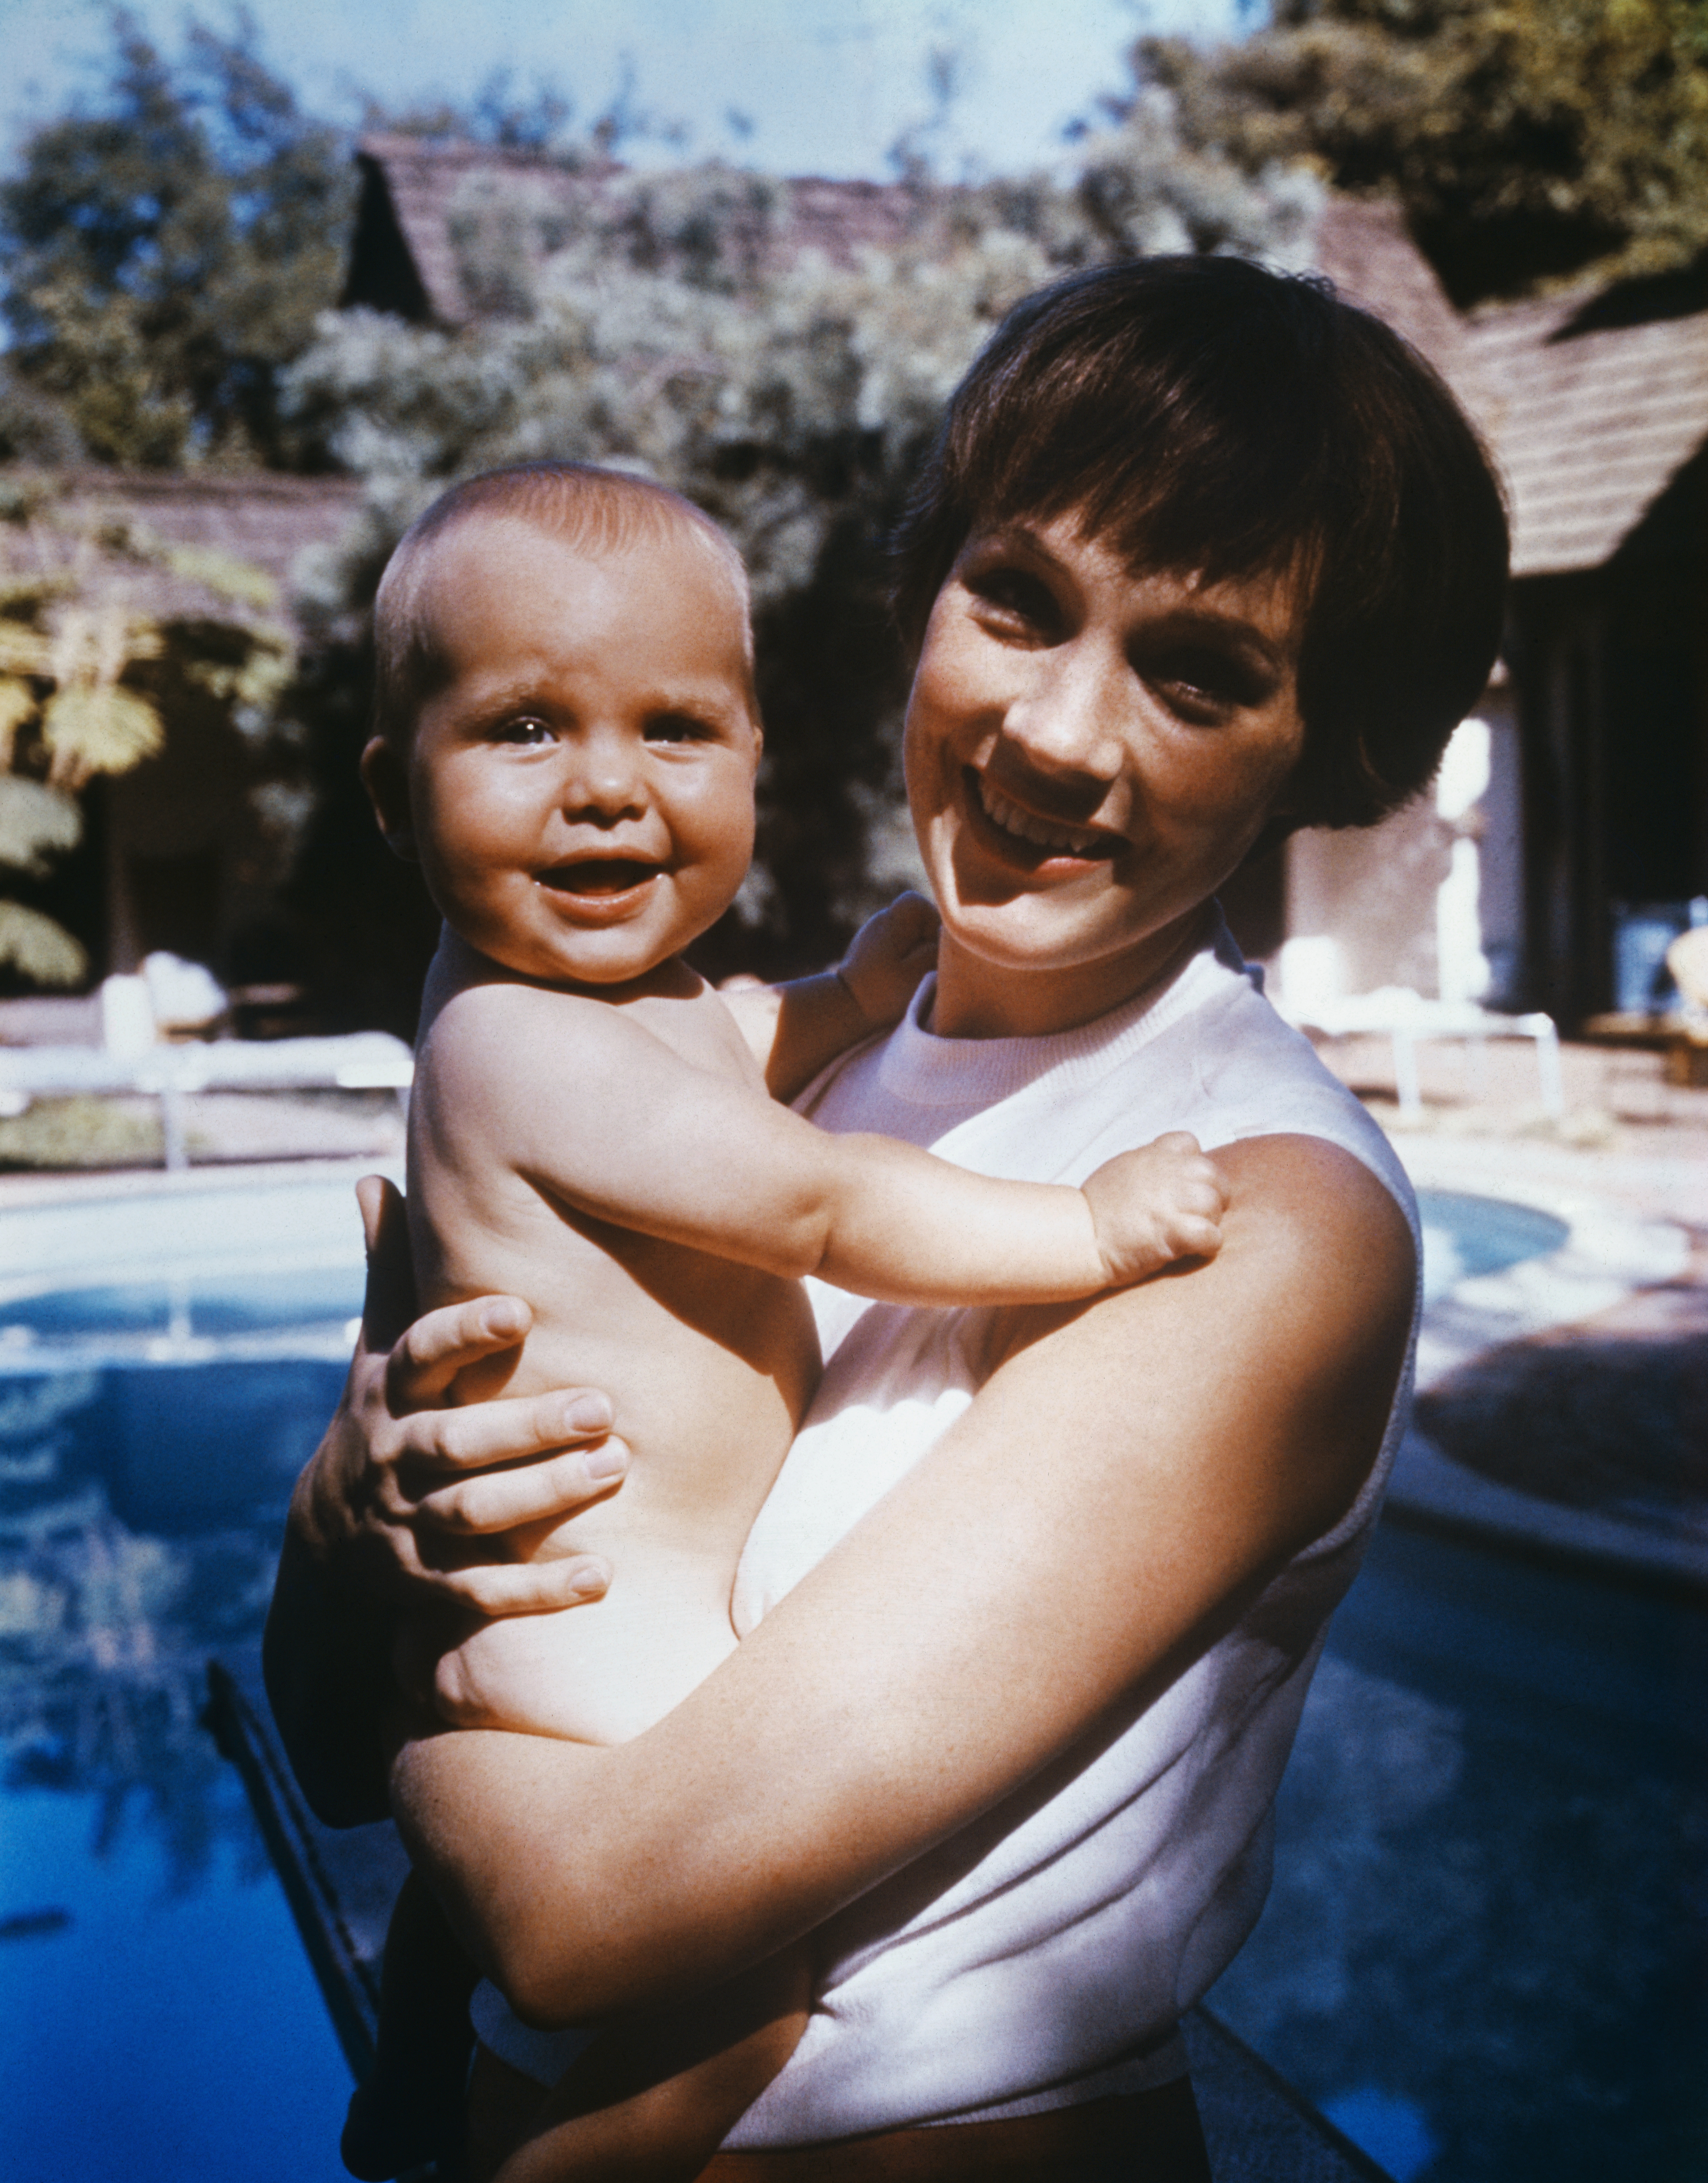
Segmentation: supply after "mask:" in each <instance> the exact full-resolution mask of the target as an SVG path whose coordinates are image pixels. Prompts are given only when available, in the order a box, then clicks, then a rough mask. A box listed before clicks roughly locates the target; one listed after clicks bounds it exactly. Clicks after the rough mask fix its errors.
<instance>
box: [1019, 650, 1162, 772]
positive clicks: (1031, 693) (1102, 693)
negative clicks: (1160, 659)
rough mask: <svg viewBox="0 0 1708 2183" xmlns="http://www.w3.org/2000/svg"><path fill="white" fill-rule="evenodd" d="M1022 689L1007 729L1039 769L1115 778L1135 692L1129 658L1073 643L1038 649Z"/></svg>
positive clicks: (1031, 660)
mask: <svg viewBox="0 0 1708 2183" xmlns="http://www.w3.org/2000/svg"><path fill="white" fill-rule="evenodd" d="M1027 664H1028V666H1029V668H1030V670H1031V671H1030V673H1029V674H1028V675H1027V677H1026V686H1025V687H1024V689H1023V690H1021V692H1018V693H1017V694H1016V696H1015V698H1014V699H1013V700H1012V701H1011V702H1010V704H1009V706H1008V708H1007V710H1006V712H1005V714H1004V719H1003V729H1004V734H1005V735H1006V736H1008V738H1009V740H1010V742H1013V743H1014V744H1015V745H1016V746H1017V747H1018V748H1019V749H1020V750H1021V753H1023V754H1024V756H1025V757H1026V759H1027V760H1028V762H1029V763H1030V764H1032V765H1034V766H1036V767H1037V768H1038V770H1039V771H1040V772H1043V773H1049V774H1059V775H1070V774H1071V775H1080V776H1081V777H1082V778H1089V779H1092V780H1099V781H1104V782H1107V781H1111V780H1115V777H1116V775H1118V774H1119V772H1120V770H1121V762H1122V753H1123V749H1124V737H1123V735H1122V725H1123V720H1124V714H1125V710H1126V707H1127V701H1128V700H1129V699H1130V697H1131V691H1130V689H1129V688H1128V684H1129V683H1130V680H1131V676H1130V675H1129V674H1128V671H1127V664H1126V662H1125V660H1118V661H1117V660H1111V659H1109V658H1105V657H1104V653H1103V651H1102V648H1101V647H1098V646H1096V645H1094V644H1089V643H1076V642H1070V643H1067V644H1061V645H1056V646H1054V647H1051V648H1050V649H1049V650H1048V651H1043V652H1038V653H1033V654H1032V657H1031V658H1030V660H1029V661H1028V663H1027Z"/></svg>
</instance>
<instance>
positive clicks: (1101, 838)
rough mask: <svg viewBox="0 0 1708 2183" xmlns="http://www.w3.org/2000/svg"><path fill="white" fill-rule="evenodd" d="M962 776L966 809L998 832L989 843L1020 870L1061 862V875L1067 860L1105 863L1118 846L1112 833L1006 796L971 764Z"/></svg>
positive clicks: (1067, 862) (1073, 862) (1070, 861)
mask: <svg viewBox="0 0 1708 2183" xmlns="http://www.w3.org/2000/svg"><path fill="white" fill-rule="evenodd" d="M965 783H966V787H967V801H968V808H970V809H971V811H972V813H973V814H975V816H976V818H982V819H983V820H984V821H985V822H986V825H987V827H988V830H989V832H990V833H991V834H993V835H994V836H999V837H1000V838H999V840H998V841H997V842H994V843H993V845H992V846H993V847H995V848H996V850H997V853H999V854H1000V855H1007V856H1010V857H1012V858H1014V859H1015V863H1016V864H1019V865H1021V868H1022V869H1026V870H1030V871H1037V870H1038V869H1041V868H1042V867H1043V865H1044V864H1051V865H1055V864H1060V865H1061V866H1062V867H1063V868H1064V875H1065V868H1066V866H1067V865H1069V864H1091V863H1099V862H1105V861H1107V860H1108V859H1109V858H1111V857H1113V856H1114V855H1115V853H1116V851H1117V850H1118V849H1119V848H1120V847H1121V846H1122V844H1121V839H1120V837H1119V836H1117V835H1115V834H1108V833H1104V832H1102V831H1100V830H1098V829H1096V828H1090V829H1088V828H1085V827H1080V826H1073V825H1065V824H1063V823H1062V821H1061V820H1060V819H1047V818H1043V817H1042V816H1040V815H1039V814H1038V812H1036V811H1033V810H1029V809H1027V808H1026V807H1025V806H1024V805H1022V804H1019V803H1014V802H1012V801H1010V798H1009V797H1006V796H1004V794H1003V793H1002V792H1001V790H1000V789H999V788H998V787H997V786H996V784H995V783H994V782H993V780H991V779H990V778H989V776H988V775H986V774H983V773H981V772H979V771H977V770H976V769H975V768H974V767H972V766H967V767H966V768H965Z"/></svg>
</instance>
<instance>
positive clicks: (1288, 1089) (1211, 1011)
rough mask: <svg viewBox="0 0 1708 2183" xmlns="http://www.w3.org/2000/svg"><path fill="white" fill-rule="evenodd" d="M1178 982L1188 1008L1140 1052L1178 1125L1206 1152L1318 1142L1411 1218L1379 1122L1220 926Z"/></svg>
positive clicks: (1399, 1170) (1406, 1190)
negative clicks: (1368, 1177) (1351, 1161)
mask: <svg viewBox="0 0 1708 2183" xmlns="http://www.w3.org/2000/svg"><path fill="white" fill-rule="evenodd" d="M1182 982H1189V986H1190V991H1189V992H1187V993H1184V994H1182V1002H1184V1003H1186V1005H1184V1006H1183V1007H1182V1009H1181V1011H1180V1013H1179V1014H1178V1016H1177V1019H1176V1020H1175V1022H1174V1023H1173V1024H1172V1025H1171V1026H1170V1030H1169V1032H1166V1033H1165V1034H1164V1036H1161V1037H1160V1038H1159V1039H1158V1040H1157V1041H1156V1042H1154V1047H1153V1048H1152V1050H1151V1051H1150V1052H1149V1054H1148V1055H1147V1056H1146V1058H1145V1067H1146V1073H1147V1074H1148V1075H1150V1076H1151V1077H1152V1078H1153V1080H1154V1077H1155V1076H1156V1075H1158V1074H1159V1073H1160V1074H1162V1075H1166V1077H1167V1078H1168V1079H1169V1080H1171V1087H1172V1091H1173V1094H1174V1097H1175V1099H1176V1101H1177V1106H1178V1111H1179V1113H1180V1116H1181V1119H1180V1120H1179V1122H1178V1123H1177V1124H1176V1125H1175V1126H1176V1127H1177V1128H1180V1129H1186V1130H1191V1131H1192V1133H1193V1136H1195V1137H1197V1138H1198V1140H1199V1143H1200V1144H1202V1145H1203V1146H1204V1147H1205V1150H1206V1151H1215V1150H1216V1149H1217V1148H1218V1147H1224V1146H1227V1145H1231V1144H1235V1143H1238V1142H1240V1141H1243V1140H1244V1139H1247V1138H1252V1137H1273V1136H1298V1137H1314V1138H1318V1139H1321V1140H1324V1141H1327V1143H1329V1144H1332V1145H1335V1146H1338V1147H1339V1148H1340V1149H1341V1150H1342V1151H1343V1152H1345V1153H1349V1154H1350V1155H1351V1156H1352V1158H1355V1160H1357V1161H1358V1162H1359V1163H1360V1165H1362V1166H1364V1167H1366V1168H1367V1169H1370V1171H1371V1173H1372V1174H1373V1175H1375V1176H1376V1177H1377V1180H1379V1181H1380V1182H1381V1183H1382V1184H1383V1186H1384V1187H1385V1188H1386V1189H1387V1190H1388V1192H1389V1193H1390V1195H1392V1196H1393V1197H1394V1198H1395V1199H1396V1201H1397V1202H1398V1203H1399V1207H1400V1209H1401V1211H1402V1212H1403V1213H1405V1216H1406V1218H1407V1219H1408V1221H1410V1222H1411V1223H1412V1224H1413V1225H1416V1204H1415V1200H1414V1197H1413V1193H1412V1189H1411V1185H1410V1180H1409V1179H1408V1177H1407V1175H1406V1173H1405V1168H1404V1167H1403V1166H1402V1165H1401V1164H1400V1161H1399V1156H1398V1155H1397V1154H1396V1153H1395V1152H1394V1147H1393V1146H1392V1145H1391V1144H1390V1143H1389V1142H1388V1138H1387V1137H1386V1136H1385V1135H1384V1134H1383V1130H1382V1129H1381V1127H1380V1126H1379V1125H1378V1124H1377V1122H1376V1121H1375V1120H1374V1119H1372V1118H1371V1115H1370V1114H1369V1113H1368V1111H1367V1110H1366V1108H1365V1107H1364V1106H1363V1105H1362V1104H1361V1103H1360V1101H1359V1100H1358V1099H1357V1098H1356V1097H1355V1096H1354V1094H1353V1093H1352V1092H1351V1091H1349V1090H1348V1089H1347V1087H1346V1086H1345V1085H1344V1084H1343V1083H1342V1082H1341V1080H1340V1079H1339V1078H1338V1076H1336V1075H1334V1073H1333V1071H1332V1069H1329V1068H1327V1066H1326V1065H1325V1064H1324V1062H1323V1061H1322V1059H1321V1056H1320V1055H1319V1054H1318V1053H1317V1052H1316V1048H1315V1047H1313V1046H1312V1045H1311V1043H1310V1040H1309V1039H1307V1038H1306V1037H1305V1036H1304V1034H1303V1033H1302V1032H1300V1031H1298V1030H1294V1028H1293V1026H1292V1025H1290V1024H1288V1023H1287V1022H1285V1021H1284V1020H1283V1019H1282V1017H1281V1016H1280V1015H1279V1014H1277V1011H1276V1009H1275V1008H1274V1007H1273V1005H1272V1004H1271V1003H1270V1002H1269V1001H1268V1000H1267V999H1266V997H1265V996H1264V994H1263V992H1262V990H1261V980H1260V977H1259V976H1258V975H1254V973H1253V971H1252V969H1251V968H1250V967H1249V965H1248V964H1246V963H1245V962H1244V960H1243V958H1242V957H1241V955H1240V953H1239V951H1238V947H1236V946H1235V945H1234V943H1233V942H1232V939H1231V938H1230V937H1229V936H1228V935H1227V931H1226V930H1225V928H1222V929H1220V930H1218V931H1217V932H1216V934H1215V935H1214V936H1212V939H1211V941H1210V944H1209V945H1208V946H1207V947H1205V950H1204V951H1203V953H1201V954H1200V955H1199V957H1198V958H1195V960H1194V962H1193V964H1192V966H1191V968H1190V970H1189V973H1188V980H1185V981H1182ZM1153 1088H1154V1087H1153Z"/></svg>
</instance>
